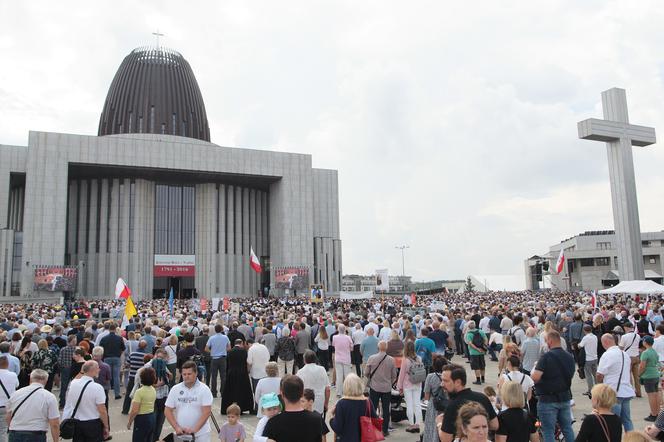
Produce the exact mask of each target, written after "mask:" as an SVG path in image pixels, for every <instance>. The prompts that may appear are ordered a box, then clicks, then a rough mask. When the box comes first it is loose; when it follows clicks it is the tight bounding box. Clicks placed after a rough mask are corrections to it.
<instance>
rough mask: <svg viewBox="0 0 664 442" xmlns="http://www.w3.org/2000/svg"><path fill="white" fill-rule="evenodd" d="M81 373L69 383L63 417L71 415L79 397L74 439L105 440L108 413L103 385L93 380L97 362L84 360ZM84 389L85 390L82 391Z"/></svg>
mask: <svg viewBox="0 0 664 442" xmlns="http://www.w3.org/2000/svg"><path fill="white" fill-rule="evenodd" d="M81 373H82V374H83V375H82V376H81V377H80V378H79V379H74V380H72V381H71V383H70V384H69V391H68V392H67V400H66V401H65V409H64V411H63V413H62V418H63V419H68V418H71V417H72V413H73V411H74V407H75V406H76V403H77V402H78V400H79V398H80V400H81V403H80V405H79V407H78V409H77V410H76V416H74V417H75V418H76V420H77V421H78V422H77V423H76V429H75V430H74V440H98V441H101V440H105V439H106V438H107V437H108V432H109V425H108V413H107V412H106V394H105V393H104V387H102V386H101V384H98V383H96V382H95V381H94V378H96V377H97V376H98V375H99V364H97V362H96V361H86V362H85V363H84V364H83V366H82V367H81ZM84 389H85V391H84Z"/></svg>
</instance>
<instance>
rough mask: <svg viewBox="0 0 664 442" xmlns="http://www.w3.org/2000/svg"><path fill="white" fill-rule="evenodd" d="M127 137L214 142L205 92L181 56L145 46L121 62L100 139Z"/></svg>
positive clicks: (171, 51)
mask: <svg viewBox="0 0 664 442" xmlns="http://www.w3.org/2000/svg"><path fill="white" fill-rule="evenodd" d="M126 133H151V134H167V135H180V136H183V137H189V138H197V139H199V140H205V141H210V127H209V126H208V121H207V114H206V113H205V104H203V97H202V96H201V91H200V89H199V88H198V83H197V82H196V77H194V73H193V71H192V70H191V67H190V66H189V63H187V60H185V59H184V57H182V55H181V54H180V53H179V52H176V51H173V50H171V49H165V48H154V47H142V48H136V49H134V50H133V51H131V53H130V54H129V55H127V56H126V57H125V59H124V60H123V61H122V64H121V65H120V68H119V69H118V72H117V73H116V74H115V78H113V82H112V83H111V87H110V89H109V90H108V95H107V96H106V101H105V102H104V109H103V110H102V112H101V118H100V119H99V133H98V134H99V135H100V136H101V135H112V134H126Z"/></svg>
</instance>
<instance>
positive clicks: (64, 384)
mask: <svg viewBox="0 0 664 442" xmlns="http://www.w3.org/2000/svg"><path fill="white" fill-rule="evenodd" d="M69 376H71V367H60V408H64V406H65V399H66V398H67V388H68V387H69Z"/></svg>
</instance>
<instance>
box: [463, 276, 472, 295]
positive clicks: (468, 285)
mask: <svg viewBox="0 0 664 442" xmlns="http://www.w3.org/2000/svg"><path fill="white" fill-rule="evenodd" d="M473 290H475V284H473V281H472V280H471V279H470V276H468V278H466V285H464V286H463V291H464V292H472V291H473Z"/></svg>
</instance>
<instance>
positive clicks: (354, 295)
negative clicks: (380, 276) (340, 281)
mask: <svg viewBox="0 0 664 442" xmlns="http://www.w3.org/2000/svg"><path fill="white" fill-rule="evenodd" d="M373 297H374V295H373V292H340V293H339V298H340V299H341V300H342V301H351V300H353V299H373Z"/></svg>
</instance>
